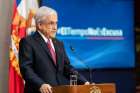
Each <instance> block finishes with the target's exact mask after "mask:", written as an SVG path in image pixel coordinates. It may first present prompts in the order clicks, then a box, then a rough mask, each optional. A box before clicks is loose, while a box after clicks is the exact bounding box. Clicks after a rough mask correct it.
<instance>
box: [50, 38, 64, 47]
mask: <svg viewBox="0 0 140 93" xmlns="http://www.w3.org/2000/svg"><path fill="white" fill-rule="evenodd" d="M52 40H53V42H54V43H57V44H61V45H62V44H63V42H62V41H61V40H59V39H57V38H53V39H52Z"/></svg>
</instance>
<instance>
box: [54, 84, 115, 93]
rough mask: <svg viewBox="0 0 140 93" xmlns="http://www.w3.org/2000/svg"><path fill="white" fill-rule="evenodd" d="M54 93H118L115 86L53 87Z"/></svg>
mask: <svg viewBox="0 0 140 93" xmlns="http://www.w3.org/2000/svg"><path fill="white" fill-rule="evenodd" d="M53 93H116V88H115V84H113V83H104V84H94V85H72V86H71V85H64V86H55V87H53Z"/></svg>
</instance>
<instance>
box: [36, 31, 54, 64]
mask: <svg viewBox="0 0 140 93" xmlns="http://www.w3.org/2000/svg"><path fill="white" fill-rule="evenodd" d="M35 39H36V40H37V42H38V43H39V45H40V46H41V47H42V48H43V49H44V50H45V52H46V54H47V55H48V56H49V57H50V58H51V60H52V61H53V59H52V56H51V53H50V50H49V48H48V47H47V44H46V42H45V41H44V40H43V38H42V37H41V35H40V34H39V33H38V32H37V31H36V32H35ZM52 63H53V65H54V66H56V65H55V64H54V62H52Z"/></svg>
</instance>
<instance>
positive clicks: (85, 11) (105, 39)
mask: <svg viewBox="0 0 140 93" xmlns="http://www.w3.org/2000/svg"><path fill="white" fill-rule="evenodd" d="M43 5H45V6H49V7H52V8H54V9H55V10H56V11H57V12H58V31H57V38H58V39H59V40H61V41H63V42H64V46H65V50H66V52H67V55H68V57H69V59H70V61H71V64H72V65H73V66H74V67H75V68H78V69H83V68H94V69H98V68H133V67H134V65H135V48H134V47H135V46H134V31H133V29H134V1H133V0H42V1H41V6H43Z"/></svg>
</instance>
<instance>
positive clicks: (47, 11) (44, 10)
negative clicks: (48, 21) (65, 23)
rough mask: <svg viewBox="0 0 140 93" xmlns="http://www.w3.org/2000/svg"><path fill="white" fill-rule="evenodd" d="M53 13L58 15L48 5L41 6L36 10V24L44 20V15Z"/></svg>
mask: <svg viewBox="0 0 140 93" xmlns="http://www.w3.org/2000/svg"><path fill="white" fill-rule="evenodd" d="M52 14H56V15H57V12H56V11H55V10H54V9H52V8H50V7H46V6H42V7H40V8H39V9H38V10H37V11H36V14H35V17H34V18H35V21H36V24H38V23H40V22H42V21H43V20H44V19H43V17H45V16H49V15H52Z"/></svg>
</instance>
